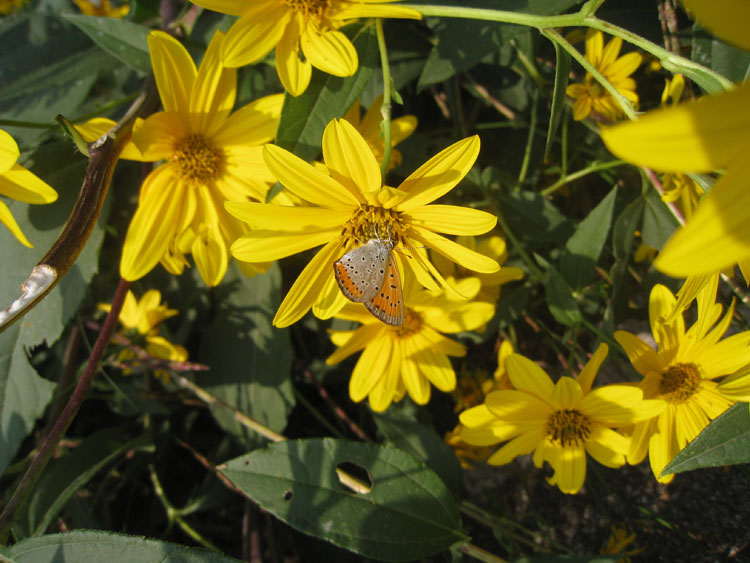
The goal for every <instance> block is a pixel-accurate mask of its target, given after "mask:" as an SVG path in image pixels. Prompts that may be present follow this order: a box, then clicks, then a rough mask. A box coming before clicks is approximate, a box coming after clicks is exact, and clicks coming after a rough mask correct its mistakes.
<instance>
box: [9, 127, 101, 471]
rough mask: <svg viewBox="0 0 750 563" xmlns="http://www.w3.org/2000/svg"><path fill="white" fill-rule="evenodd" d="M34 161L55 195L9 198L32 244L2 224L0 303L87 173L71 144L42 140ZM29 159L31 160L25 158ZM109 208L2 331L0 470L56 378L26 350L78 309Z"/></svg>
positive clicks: (41, 249) (46, 243) (14, 293)
mask: <svg viewBox="0 0 750 563" xmlns="http://www.w3.org/2000/svg"><path fill="white" fill-rule="evenodd" d="M32 159H33V160H34V161H36V162H38V165H36V166H32V167H33V169H34V172H36V173H37V174H38V175H39V176H40V177H41V178H42V179H44V180H45V181H46V182H48V183H49V184H50V185H51V186H53V187H54V188H55V189H56V190H57V192H58V194H59V199H58V200H57V201H56V202H54V203H51V204H48V205H28V204H25V203H20V202H17V201H9V203H8V207H9V208H10V209H11V212H12V213H13V215H14V217H15V218H16V220H17V221H18V224H19V226H20V227H21V230H22V231H23V232H24V234H25V235H26V236H27V237H28V238H29V240H30V241H31V242H32V244H34V248H33V249H29V248H26V247H25V246H23V245H21V243H19V242H18V241H16V240H15V239H14V238H13V237H12V236H11V235H10V234H9V233H8V232H7V231H6V230H5V228H4V227H2V228H1V229H2V230H1V231H0V236H2V237H5V238H4V241H3V244H0V263H2V264H12V267H6V268H4V269H3V275H2V276H0V308H3V309H4V308H5V307H7V306H8V305H10V303H12V302H13V300H15V299H16V298H18V297H19V296H20V294H21V292H20V289H19V286H20V285H21V283H23V281H24V280H25V279H26V278H27V277H28V275H29V273H30V272H31V270H32V268H33V267H34V266H35V265H36V264H37V262H39V260H40V259H41V258H42V256H44V254H45V253H46V252H47V249H48V248H49V247H51V246H52V243H53V242H54V241H55V240H56V239H57V236H58V234H59V233H60V230H61V228H62V226H63V225H64V224H65V221H66V220H67V218H68V216H69V215H70V211H71V209H72V208H73V203H74V201H75V199H76V197H77V195H78V189H79V187H80V184H81V180H82V179H83V175H84V172H85V164H86V163H85V161H84V159H83V157H79V156H74V155H73V153H72V149H71V145H70V144H69V143H67V142H66V143H55V144H49V145H44V146H43V147H41V148H40V149H39V150H38V151H37V152H35V153H34V155H33V156H32ZM25 164H26V165H27V166H30V165H31V163H30V162H26V163H25ZM108 214H109V204H108V203H105V206H104V208H103V209H102V215H101V216H100V220H99V222H98V223H97V225H96V226H95V227H94V230H93V232H92V234H91V238H90V239H89V242H88V244H87V245H86V247H85V248H84V249H83V252H82V253H81V255H80V256H79V257H78V260H77V262H76V263H75V264H74V265H73V267H72V268H71V269H70V271H69V272H68V274H67V275H66V276H65V277H64V278H63V279H62V280H61V281H60V283H59V284H58V286H57V287H56V288H55V289H54V290H53V291H52V292H51V293H50V294H49V295H48V296H47V297H46V298H45V299H44V300H43V301H42V302H41V303H40V304H39V305H37V306H36V307H35V308H34V309H32V310H31V311H30V312H29V313H28V314H27V315H26V316H25V317H23V319H22V320H21V321H19V322H17V323H15V324H14V325H12V326H11V327H10V328H9V329H7V330H6V331H4V332H3V333H0V474H1V473H2V472H3V471H5V468H6V467H7V466H8V463H9V462H10V460H11V459H12V458H13V456H14V455H15V452H16V450H17V449H18V446H19V445H20V443H21V441H22V440H23V439H24V438H25V437H26V436H27V435H28V433H29V432H30V431H31V429H32V428H33V426H34V422H35V421H36V419H37V418H38V417H39V416H41V414H42V413H43V412H44V408H45V406H46V405H47V403H48V402H49V400H50V399H51V397H52V390H53V389H54V384H52V383H51V382H49V381H47V380H45V379H43V378H41V377H39V376H38V375H37V373H36V370H34V368H33V367H32V366H31V365H29V362H28V359H27V357H26V352H27V350H29V349H31V348H33V347H35V346H37V345H39V344H41V343H42V342H45V341H46V343H47V344H48V345H50V346H51V345H52V344H54V343H55V342H56V341H57V339H58V338H59V337H60V335H61V334H62V331H63V329H64V328H65V324H66V323H67V321H68V320H69V319H70V318H71V317H72V316H73V314H74V313H75V312H76V311H77V310H78V307H79V306H80V304H81V301H82V300H83V298H84V297H85V295H86V292H87V288H88V283H89V281H90V280H91V278H92V277H93V275H94V274H95V273H96V271H97V268H98V253H99V247H100V246H101V243H102V240H103V238H104V226H105V224H106V220H107V216H108Z"/></svg>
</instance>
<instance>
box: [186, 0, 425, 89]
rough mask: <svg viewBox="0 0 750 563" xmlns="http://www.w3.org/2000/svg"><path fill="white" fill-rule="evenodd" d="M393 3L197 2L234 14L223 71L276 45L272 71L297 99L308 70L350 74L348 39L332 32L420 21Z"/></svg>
mask: <svg viewBox="0 0 750 563" xmlns="http://www.w3.org/2000/svg"><path fill="white" fill-rule="evenodd" d="M393 1H394V0H256V1H254V2H247V1H246V0H197V1H196V2H194V3H195V4H198V5H199V6H201V7H203V8H207V9H209V10H214V11H216V12H220V13H223V14H229V15H232V16H240V18H239V19H238V20H237V21H236V22H235V23H234V25H233V26H232V28H231V29H230V30H229V33H228V34H227V40H226V43H225V45H224V48H223V50H222V61H223V63H224V64H225V65H227V66H229V67H239V66H244V65H246V64H250V63H254V62H255V61H258V60H260V59H262V58H263V57H265V56H266V55H267V54H268V53H269V52H270V51H271V50H272V49H273V48H274V47H276V71H277V72H278V74H279V79H280V80H281V83H282V84H283V85H284V88H285V89H286V90H287V92H289V93H290V94H291V95H292V96H299V95H300V94H302V93H303V92H304V91H305V90H306V89H307V86H308V84H309V83H310V77H311V75H312V67H315V68H317V69H320V70H322V71H323V72H327V73H328V74H332V75H334V76H351V75H352V74H354V73H355V72H356V71H357V68H358V66H359V59H358V58H357V51H356V50H355V48H354V45H352V42H351V41H350V40H349V38H348V37H347V36H346V35H344V34H343V33H341V32H340V31H338V29H339V28H340V27H342V26H344V25H346V24H347V23H351V22H353V21H355V20H357V19H358V18H369V17H373V18H411V19H420V18H421V17H422V16H421V15H420V13H419V12H417V11H415V10H412V9H410V8H402V7H400V6H393V5H392V4H391V2H393Z"/></svg>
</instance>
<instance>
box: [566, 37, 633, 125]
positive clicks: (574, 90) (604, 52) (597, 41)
mask: <svg viewBox="0 0 750 563" xmlns="http://www.w3.org/2000/svg"><path fill="white" fill-rule="evenodd" d="M621 48H622V39H620V38H619V37H614V38H612V39H611V40H610V41H609V42H608V43H607V45H606V46H605V45H604V36H603V35H602V32H601V31H594V30H592V29H590V30H588V32H587V33H586V60H588V61H589V62H590V63H591V64H592V66H593V67H594V68H596V70H598V71H599V72H600V73H601V74H602V76H604V78H606V79H607V80H608V81H609V82H610V84H612V86H614V87H615V88H616V89H617V91H618V92H619V93H620V94H622V95H623V96H625V97H626V98H627V99H628V100H630V102H631V103H632V104H633V105H637V104H638V94H636V92H635V87H636V84H635V80H633V79H632V78H630V75H631V74H633V72H635V71H636V69H637V68H638V67H639V66H640V64H641V62H642V61H643V56H642V55H641V54H640V53H627V54H626V55H623V56H622V57H619V58H618V55H619V54H620V49H621ZM566 93H567V94H568V96H570V97H571V98H573V99H574V100H575V102H574V103H573V119H575V120H577V121H580V120H582V119H586V118H587V117H588V116H589V115H590V114H592V113H593V114H594V116H595V117H598V118H600V119H603V120H605V121H616V120H617V119H619V118H620V117H621V116H622V109H621V108H620V106H619V104H618V103H617V102H616V101H615V100H614V99H613V98H612V96H610V94H609V93H608V92H607V91H606V90H605V89H604V88H603V87H602V85H601V84H599V83H598V82H597V81H596V80H595V79H594V77H593V76H591V74H590V73H588V72H587V73H586V77H585V78H584V81H583V84H570V85H568V89H567V90H566Z"/></svg>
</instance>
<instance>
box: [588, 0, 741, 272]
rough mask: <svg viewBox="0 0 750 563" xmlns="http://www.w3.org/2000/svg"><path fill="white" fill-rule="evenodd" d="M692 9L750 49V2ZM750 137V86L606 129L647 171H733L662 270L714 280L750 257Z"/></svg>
mask: <svg viewBox="0 0 750 563" xmlns="http://www.w3.org/2000/svg"><path fill="white" fill-rule="evenodd" d="M685 4H686V6H687V7H688V8H689V9H690V10H692V12H693V13H694V14H695V16H696V18H697V19H698V21H700V22H702V23H704V24H705V25H706V26H708V27H709V28H710V29H713V30H714V31H715V32H716V33H717V34H718V35H721V36H722V37H724V38H727V39H729V40H730V41H732V42H734V43H735V44H738V45H740V46H743V47H744V48H750V39H749V38H750V34H748V33H747V30H746V27H747V21H748V18H749V17H750V3H748V2H741V1H737V0H715V1H714V0H711V1H710V2H709V1H708V0H688V1H686V2H685ZM749 132H750V84H748V83H745V84H742V85H740V86H738V87H737V88H736V89H735V90H732V91H730V92H725V93H722V94H717V95H714V96H705V97H703V98H701V99H700V100H698V101H697V102H694V103H693V102H688V103H684V104H679V105H677V106H676V107H673V108H667V109H661V110H656V111H653V112H648V113H647V114H646V115H644V116H643V117H641V118H640V119H638V120H637V121H634V122H631V123H625V124H622V125H618V126H615V127H611V128H608V129H605V130H604V131H602V138H603V139H604V142H605V143H606V145H607V147H609V149H610V150H611V151H612V152H613V153H614V154H615V155H617V156H618V157H620V158H622V159H624V160H627V161H629V162H632V163H634V164H637V165H639V166H647V167H649V168H653V169H655V170H662V171H669V172H683V173H689V172H692V173H701V172H709V171H712V170H722V169H724V170H726V173H725V174H724V176H723V177H721V178H720V179H719V180H718V181H717V182H716V183H715V184H714V186H713V187H712V189H711V191H710V193H709V194H708V195H706V197H704V198H703V200H702V201H701V203H700V205H699V206H698V208H697V210H696V211H695V214H694V215H693V216H692V217H691V219H690V220H689V221H688V222H687V223H686V225H685V226H684V227H682V228H680V229H679V230H678V231H677V232H676V233H675V234H674V235H673V236H672V238H670V239H669V241H667V244H666V245H665V246H664V248H663V249H662V250H661V252H660V254H659V256H658V257H657V259H656V261H655V262H654V266H655V267H656V268H657V269H658V270H661V271H662V272H664V273H666V274H668V275H670V276H673V277H680V278H684V277H687V276H689V275H711V274H713V273H714V272H716V271H717V270H722V269H724V268H728V267H733V266H734V265H735V264H737V263H738V262H740V261H742V260H747V259H748V258H749V257H750V212H748V210H749V209H750V189H748V178H750V160H749V159H748V158H747V154H748V150H750V133H749Z"/></svg>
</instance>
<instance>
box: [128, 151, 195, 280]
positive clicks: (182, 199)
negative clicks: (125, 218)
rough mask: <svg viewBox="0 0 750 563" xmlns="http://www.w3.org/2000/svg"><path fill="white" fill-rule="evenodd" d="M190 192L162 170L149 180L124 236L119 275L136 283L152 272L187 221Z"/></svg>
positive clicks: (161, 168)
mask: <svg viewBox="0 0 750 563" xmlns="http://www.w3.org/2000/svg"><path fill="white" fill-rule="evenodd" d="M189 189H190V188H189V187H187V186H185V185H184V184H182V183H181V182H179V181H176V180H175V179H174V177H173V176H172V173H171V170H169V167H167V166H162V167H160V168H157V169H156V170H154V171H153V172H152V173H151V174H149V176H148V177H147V178H146V181H145V182H144V183H143V187H142V188H141V191H142V193H144V194H145V196H143V197H142V199H141V200H140V202H139V204H138V209H137V210H136V212H135V215H134V216H133V219H132V220H131V222H130V226H129V227H128V232H127V235H126V236H125V244H124V246H123V249H122V259H121V260H120V275H121V276H122V277H123V278H124V279H126V280H128V281H135V280H137V279H140V278H142V277H143V276H145V275H146V274H147V273H148V272H150V271H151V270H152V269H153V267H154V266H156V264H158V263H159V260H160V259H161V257H162V256H163V255H164V254H165V253H166V252H167V249H168V248H169V245H170V244H171V243H172V241H173V240H174V238H175V236H177V234H178V228H179V225H180V222H182V221H183V220H184V218H183V213H184V209H185V207H186V200H187V197H186V192H187V190H189Z"/></svg>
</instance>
